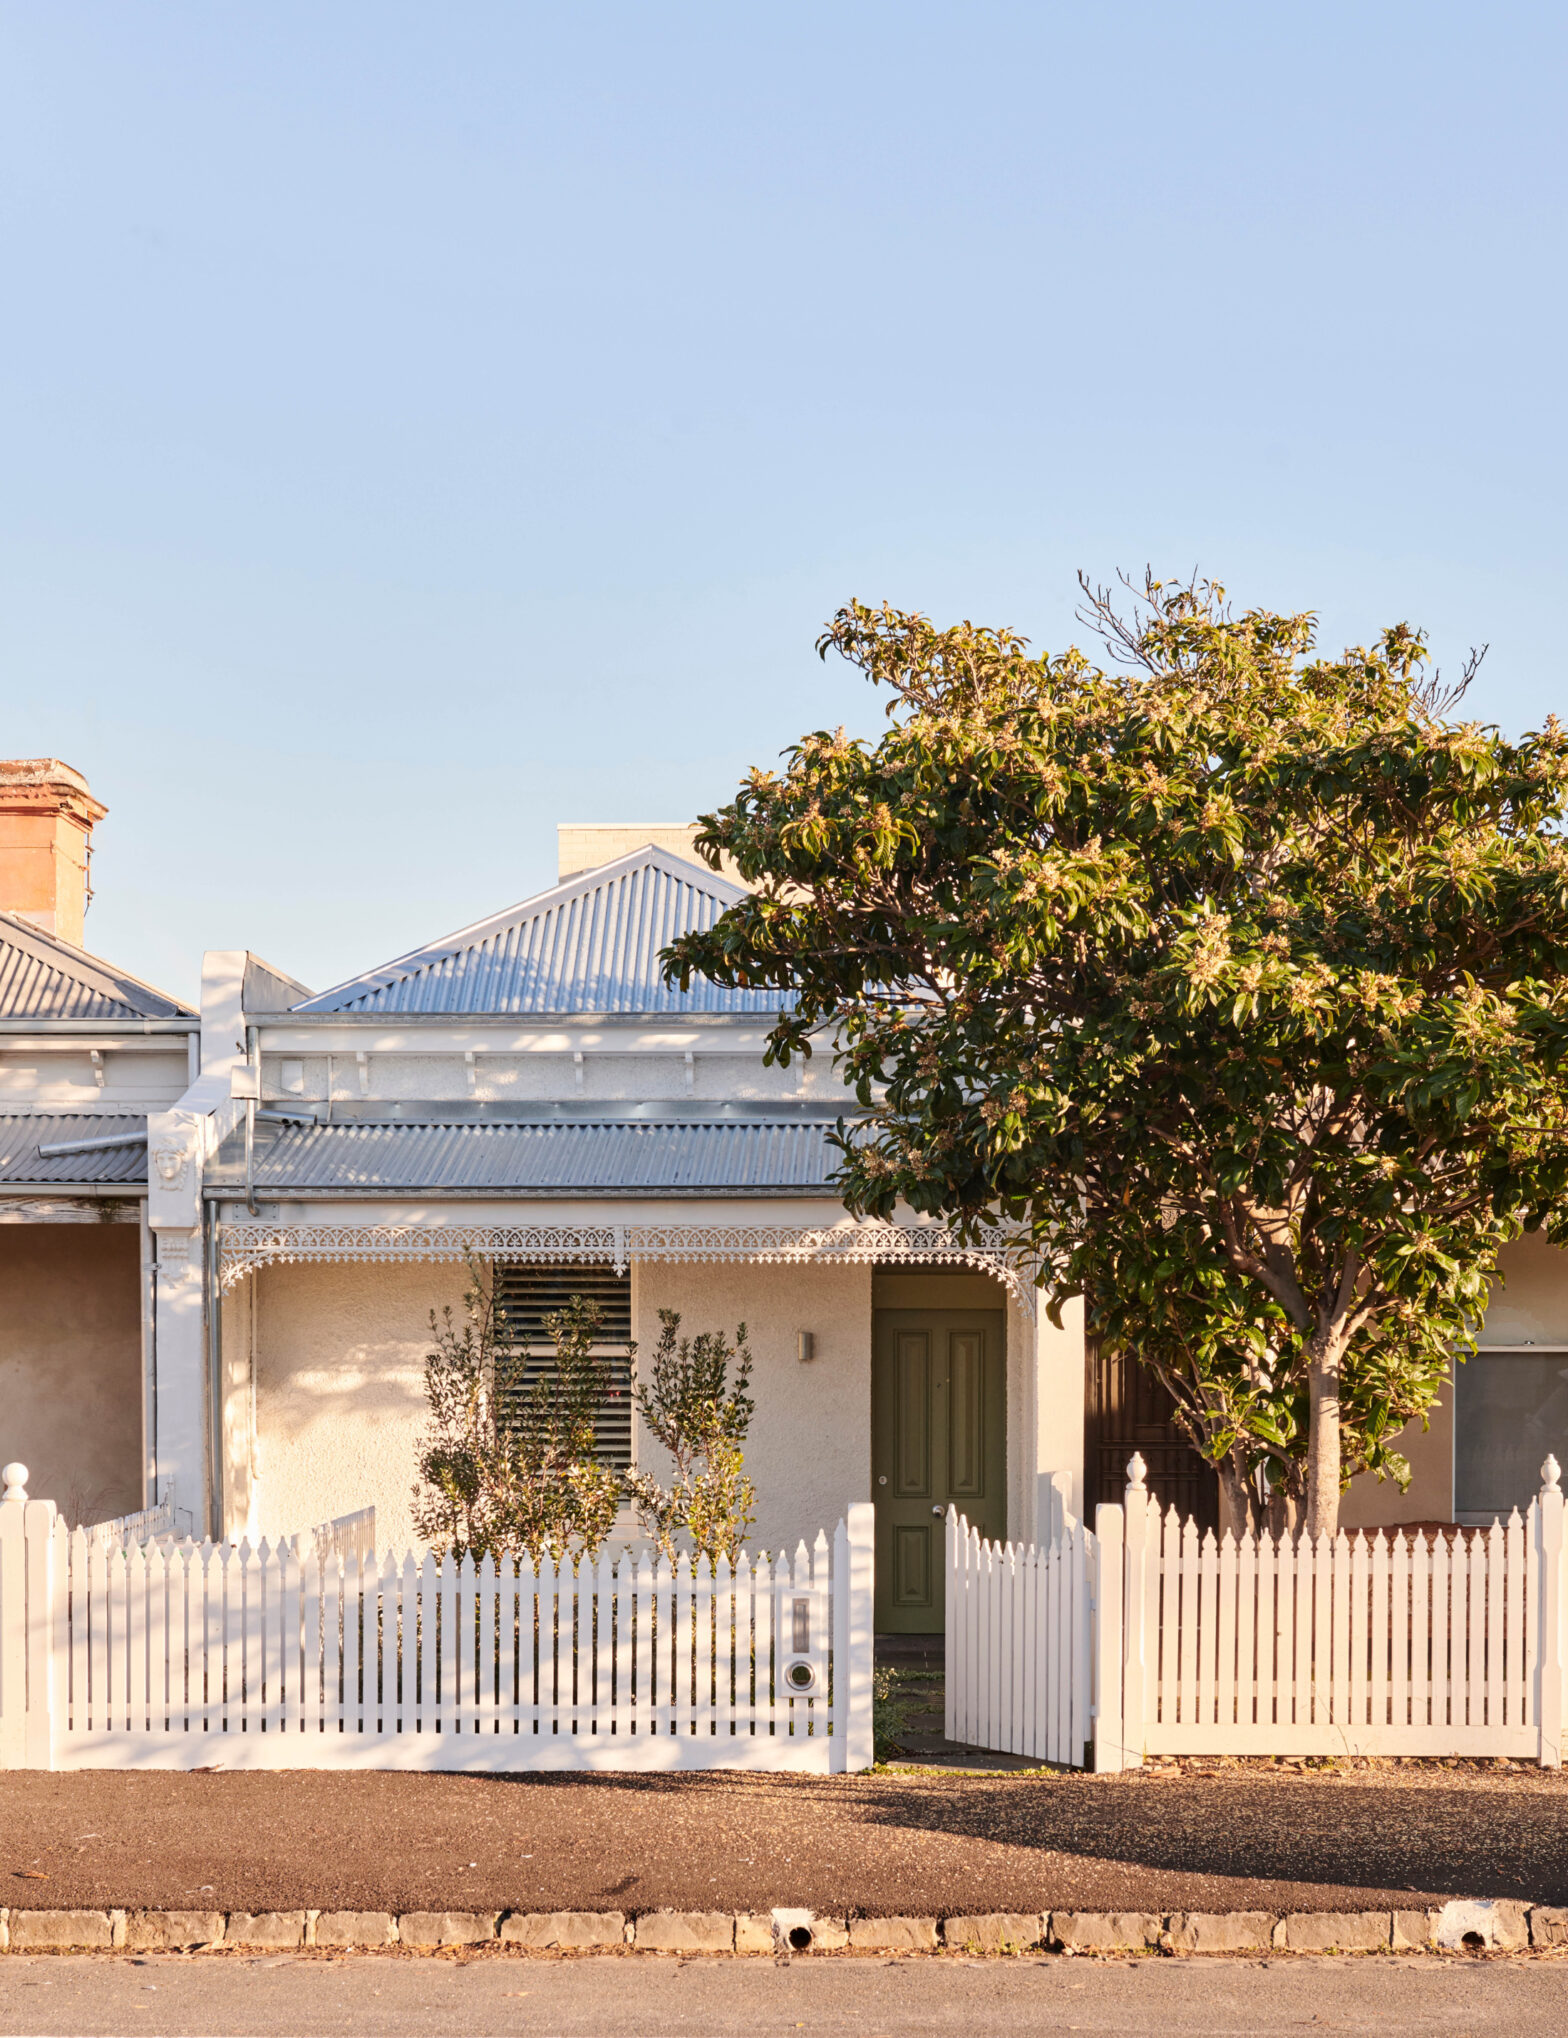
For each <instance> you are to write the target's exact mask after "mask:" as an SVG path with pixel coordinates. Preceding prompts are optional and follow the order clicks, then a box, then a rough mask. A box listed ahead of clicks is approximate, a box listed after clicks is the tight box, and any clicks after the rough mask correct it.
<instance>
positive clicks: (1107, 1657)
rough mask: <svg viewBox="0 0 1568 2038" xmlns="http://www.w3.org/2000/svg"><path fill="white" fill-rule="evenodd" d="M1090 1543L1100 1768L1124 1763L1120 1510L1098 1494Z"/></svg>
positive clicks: (1093, 1709)
mask: <svg viewBox="0 0 1568 2038" xmlns="http://www.w3.org/2000/svg"><path fill="white" fill-rule="evenodd" d="M1094 1544H1095V1554H1094V1575H1093V1585H1094V1596H1093V1598H1092V1600H1091V1601H1090V1611H1089V1629H1090V1648H1091V1651H1092V1653H1093V1659H1094V1694H1093V1698H1092V1701H1091V1708H1090V1709H1091V1713H1092V1716H1093V1724H1094V1767H1095V1770H1096V1772H1097V1773H1099V1774H1104V1773H1106V1772H1107V1771H1110V1770H1117V1769H1125V1768H1126V1767H1127V1766H1128V1763H1127V1745H1126V1740H1125V1738H1124V1736H1123V1732H1122V1707H1123V1704H1124V1699H1125V1693H1124V1688H1123V1677H1122V1665H1123V1660H1124V1653H1125V1652H1124V1647H1123V1644H1124V1631H1123V1629H1124V1622H1123V1613H1124V1599H1125V1593H1126V1578H1125V1575H1124V1574H1125V1568H1126V1557H1125V1549H1124V1538H1123V1517H1122V1510H1121V1509H1120V1507H1118V1506H1117V1505H1116V1504H1115V1502H1114V1501H1105V1500H1102V1501H1101V1502H1100V1504H1099V1506H1098V1507H1096V1509H1095V1510H1094Z"/></svg>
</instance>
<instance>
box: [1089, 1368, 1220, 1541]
mask: <svg viewBox="0 0 1568 2038" xmlns="http://www.w3.org/2000/svg"><path fill="white" fill-rule="evenodd" d="M1084 1363H1085V1366H1086V1368H1087V1378H1086V1379H1085V1381H1084V1398H1085V1418H1086V1420H1085V1428H1086V1432H1087V1434H1086V1435H1085V1438H1084V1443H1085V1452H1084V1458H1085V1464H1084V1471H1085V1474H1086V1477H1085V1480H1084V1484H1085V1486H1086V1487H1087V1488H1088V1492H1087V1496H1086V1498H1087V1501H1088V1519H1089V1521H1090V1523H1091V1524H1092V1523H1093V1521H1094V1510H1095V1508H1096V1507H1097V1506H1098V1505H1099V1503H1100V1502H1101V1501H1102V1500H1104V1501H1119V1500H1120V1499H1121V1497H1122V1495H1123V1493H1124V1492H1125V1491H1126V1489H1127V1460H1128V1459H1129V1458H1130V1457H1131V1456H1132V1454H1133V1452H1134V1451H1137V1452H1138V1453H1139V1454H1140V1455H1141V1456H1142V1458H1143V1461H1144V1463H1145V1464H1146V1465H1147V1466H1148V1468H1149V1472H1148V1480H1149V1491H1150V1492H1151V1493H1152V1494H1153V1495H1154V1497H1155V1498H1156V1499H1157V1500H1158V1501H1159V1503H1160V1506H1161V1507H1162V1508H1165V1507H1175V1508H1176V1510H1177V1511H1178V1513H1180V1514H1183V1515H1189V1514H1190V1515H1191V1516H1192V1517H1193V1519H1194V1520H1195V1521H1196V1522H1197V1523H1198V1525H1199V1526H1200V1527H1201V1528H1214V1529H1217V1528H1218V1527H1219V1518H1220V1489H1219V1480H1218V1478H1217V1477H1216V1476H1215V1472H1214V1467H1213V1466H1212V1465H1210V1464H1208V1463H1207V1462H1206V1461H1205V1460H1204V1459H1203V1458H1200V1457H1199V1456H1198V1453H1197V1452H1196V1451H1195V1450H1194V1449H1193V1448H1192V1445H1191V1444H1189V1443H1188V1441H1187V1439H1186V1437H1185V1436H1184V1435H1183V1434H1182V1432H1181V1430H1180V1429H1178V1428H1177V1426H1176V1418H1175V1414H1174V1409H1173V1404H1172V1402H1171V1397H1170V1395H1169V1394H1168V1393H1167V1392H1166V1391H1165V1389H1164V1388H1163V1387H1162V1386H1161V1385H1160V1383H1159V1381H1158V1380H1157V1379H1156V1378H1155V1377H1154V1375H1153V1374H1152V1373H1151V1372H1150V1371H1149V1370H1148V1369H1147V1367H1145V1366H1140V1365H1139V1364H1138V1363H1137V1361H1136V1360H1135V1359H1133V1358H1131V1357H1129V1356H1128V1355H1127V1354H1126V1353H1124V1352H1115V1351H1102V1350H1101V1348H1100V1347H1099V1345H1098V1344H1097V1343H1095V1342H1094V1341H1092V1340H1091V1341H1090V1343H1089V1344H1088V1347H1087V1349H1086V1351H1085V1355H1084Z"/></svg>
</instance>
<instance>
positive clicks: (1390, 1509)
mask: <svg viewBox="0 0 1568 2038" xmlns="http://www.w3.org/2000/svg"><path fill="white" fill-rule="evenodd" d="M1498 1267H1499V1271H1500V1273H1501V1275H1502V1279H1501V1281H1500V1282H1499V1283H1498V1285H1497V1286H1496V1287H1495V1288H1494V1289H1493V1290H1492V1295H1491V1301H1490V1303H1489V1305H1488V1307H1487V1312H1486V1320H1485V1322H1484V1324H1483V1326H1482V1329H1481V1335H1480V1342H1481V1344H1482V1345H1509V1344H1543V1345H1546V1344H1562V1345H1568V1253H1565V1252H1563V1251H1562V1250H1561V1248H1560V1247H1557V1246H1553V1245H1548V1244H1547V1242H1546V1240H1545V1239H1544V1238H1541V1237H1539V1236H1538V1235H1535V1234H1531V1235H1530V1236H1528V1237H1525V1238H1520V1239H1515V1241H1514V1243H1513V1244H1512V1245H1507V1246H1504V1247H1503V1250H1502V1252H1501V1253H1500V1254H1499V1256H1498ZM1453 1404H1454V1390H1453V1385H1452V1382H1451V1381H1450V1384H1449V1386H1448V1387H1446V1388H1445V1389H1444V1391H1443V1395H1442V1398H1441V1399H1440V1401H1439V1402H1438V1404H1437V1406H1436V1407H1434V1408H1433V1409H1432V1411H1431V1413H1430V1416H1429V1418H1428V1420H1429V1425H1430V1426H1429V1428H1428V1429H1427V1430H1426V1431H1425V1432H1423V1431H1422V1429H1421V1425H1420V1424H1419V1423H1411V1424H1409V1425H1407V1427H1406V1428H1405V1429H1404V1430H1403V1431H1402V1432H1401V1434H1400V1438H1399V1445H1398V1448H1399V1449H1400V1450H1401V1451H1403V1452H1404V1454H1405V1456H1406V1457H1407V1458H1408V1459H1409V1460H1410V1465H1411V1471H1412V1474H1413V1476H1412V1478H1411V1481H1410V1489H1409V1491H1408V1492H1407V1493H1403V1494H1401V1493H1400V1491H1399V1489H1398V1487H1397V1486H1394V1485H1392V1484H1389V1483H1387V1482H1385V1483H1384V1484H1383V1485H1382V1486H1379V1485H1378V1484H1377V1482H1376V1481H1375V1480H1373V1479H1370V1478H1368V1477H1367V1476H1366V1475H1365V1474H1363V1475H1362V1476H1361V1477H1360V1478H1358V1479H1353V1480H1352V1481H1351V1484H1350V1491H1349V1492H1348V1493H1347V1494H1346V1495H1345V1498H1344V1500H1343V1501H1342V1502H1341V1503H1340V1520H1341V1521H1342V1522H1343V1523H1344V1525H1345V1526H1346V1527H1347V1528H1372V1527H1378V1526H1383V1525H1387V1524H1392V1523H1396V1522H1402V1521H1446V1520H1448V1519H1449V1517H1450V1516H1451V1515H1452V1514H1453V1511H1454V1408H1453Z"/></svg>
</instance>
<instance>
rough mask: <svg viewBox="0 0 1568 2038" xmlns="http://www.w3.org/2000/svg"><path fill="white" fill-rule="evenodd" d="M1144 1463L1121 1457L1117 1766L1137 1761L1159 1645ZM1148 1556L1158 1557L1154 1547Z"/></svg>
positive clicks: (1151, 1505) (1152, 1510)
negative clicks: (1153, 1622)
mask: <svg viewBox="0 0 1568 2038" xmlns="http://www.w3.org/2000/svg"><path fill="white" fill-rule="evenodd" d="M1148 1469H1149V1468H1148V1466H1147V1465H1146V1464H1145V1463H1144V1462H1143V1458H1142V1456H1141V1454H1140V1453H1139V1452H1137V1451H1134V1452H1133V1454H1132V1456H1131V1457H1130V1458H1129V1459H1128V1460H1127V1489H1126V1492H1125V1494H1124V1495H1123V1507H1124V1510H1125V1515H1126V1530H1125V1533H1126V1537H1127V1558H1126V1563H1125V1564H1124V1566H1123V1575H1124V1577H1125V1579H1126V1581H1127V1582H1126V1585H1125V1587H1124V1588H1123V1603H1122V1629H1123V1637H1124V1639H1123V1644H1122V1662H1123V1666H1124V1667H1123V1670H1122V1693H1123V1697H1122V1767H1123V1768H1124V1769H1138V1768H1141V1767H1142V1765H1143V1743H1144V1729H1145V1727H1146V1726H1147V1724H1148V1719H1149V1713H1150V1711H1151V1709H1152V1693H1151V1691H1150V1688H1149V1687H1150V1671H1151V1667H1152V1664H1151V1658H1152V1656H1153V1655H1154V1652H1155V1651H1156V1650H1157V1649H1158V1647H1159V1636H1158V1635H1157V1634H1151V1633H1150V1632H1149V1601H1150V1597H1151V1595H1150V1592H1149V1563H1150V1561H1151V1559H1150V1552H1149V1528H1150V1516H1151V1514H1152V1516H1153V1525H1154V1529H1155V1531H1156V1536H1157V1535H1158V1530H1159V1523H1160V1510H1159V1503H1158V1501H1156V1500H1155V1499H1154V1498H1153V1496H1152V1495H1151V1494H1150V1492H1149V1489H1148V1486H1147V1485H1146V1484H1145V1480H1146V1477H1147V1474H1148ZM1153 1561H1154V1562H1155V1563H1156V1564H1157V1563H1158V1562H1159V1556H1158V1551H1157V1550H1156V1552H1155V1555H1154V1558H1153Z"/></svg>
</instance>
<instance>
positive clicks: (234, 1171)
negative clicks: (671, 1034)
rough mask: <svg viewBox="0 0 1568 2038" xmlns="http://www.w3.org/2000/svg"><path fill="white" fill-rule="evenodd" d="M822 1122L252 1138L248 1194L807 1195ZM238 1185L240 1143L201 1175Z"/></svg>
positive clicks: (330, 1131) (829, 1165) (834, 1159)
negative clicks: (758, 1192)
mask: <svg viewBox="0 0 1568 2038" xmlns="http://www.w3.org/2000/svg"><path fill="white" fill-rule="evenodd" d="M832 1129H833V1128H832V1125H831V1123H830V1122H828V1121H825V1120H822V1119H817V1120H815V1121H809V1120H807V1121H803V1120H799V1119H796V1120H793V1121H790V1122H788V1123H779V1122H776V1121H773V1120H767V1119H761V1120H757V1119H753V1120H749V1121H748V1120H743V1119H742V1120H737V1119H727V1120H725V1119H721V1120H717V1121H698V1122H693V1121H691V1120H679V1119H675V1120H669V1119H667V1120H656V1119H641V1120H626V1119H605V1120H582V1119H578V1120H575V1121H567V1122H564V1123H560V1122H551V1121H546V1122H536V1123H532V1124H510V1125H508V1124H497V1123H494V1122H490V1123H483V1124H474V1123H472V1122H470V1123H466V1124H443V1123H439V1122H430V1123H419V1124H410V1123H407V1122H404V1123H400V1124H386V1123H379V1124H351V1125H342V1124H340V1125H297V1126H295V1125H291V1126H287V1127H285V1128H284V1129H283V1130H282V1131H281V1132H279V1133H277V1134H276V1135H274V1136H269V1134H270V1131H271V1129H270V1127H261V1126H258V1127H257V1132H256V1151H255V1162H254V1182H255V1187H256V1192H257V1194H258V1195H276V1194H278V1193H279V1192H281V1191H290V1192H292V1191H295V1190H299V1191H312V1190H332V1189H336V1190H361V1191H363V1190H388V1189H391V1190H415V1189H431V1190H442V1189H444V1190H490V1189H493V1190H511V1191H537V1192H541V1193H542V1192H546V1191H550V1190H555V1191H560V1192H565V1193H568V1194H591V1193H598V1192H604V1193H609V1192H613V1191H617V1190H620V1191H627V1190H630V1191H637V1190H645V1191H655V1190H657V1191H665V1192H681V1191H687V1192H691V1191H697V1190H720V1191H731V1192H733V1191H742V1190H768V1191H774V1192H776V1191H779V1190H796V1191H806V1190H818V1191H820V1190H821V1189H823V1188H824V1187H826V1185H827V1183H828V1181H829V1179H830V1177H831V1176H832V1175H833V1173H834V1171H835V1169H836V1167H837V1164H838V1154H837V1151H836V1149H834V1148H832V1147H830V1146H829V1145H828V1134H829V1132H830V1131H831V1130H832ZM244 1179H245V1145H244V1135H243V1133H235V1134H233V1135H231V1136H230V1138H229V1139H227V1140H226V1141H225V1142H224V1144H223V1147H222V1148H221V1150H220V1152H219V1154H218V1156H217V1159H216V1161H215V1163H210V1164H209V1166H208V1169H207V1185H208V1187H209V1188H211V1187H214V1186H218V1185H222V1186H223V1187H225V1188H227V1189H233V1188H236V1187H239V1186H240V1185H242V1184H243V1182H244Z"/></svg>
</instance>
